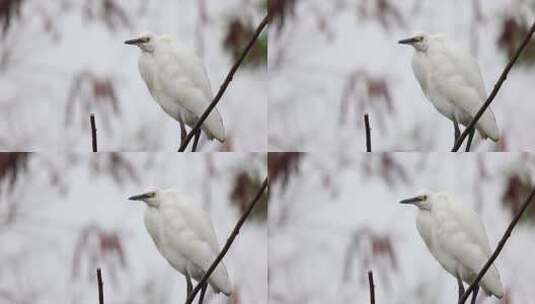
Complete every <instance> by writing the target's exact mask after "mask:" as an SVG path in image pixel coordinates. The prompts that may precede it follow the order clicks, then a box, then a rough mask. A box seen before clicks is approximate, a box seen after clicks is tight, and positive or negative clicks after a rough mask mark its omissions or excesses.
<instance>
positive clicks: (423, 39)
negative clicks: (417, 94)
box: [399, 34, 500, 151]
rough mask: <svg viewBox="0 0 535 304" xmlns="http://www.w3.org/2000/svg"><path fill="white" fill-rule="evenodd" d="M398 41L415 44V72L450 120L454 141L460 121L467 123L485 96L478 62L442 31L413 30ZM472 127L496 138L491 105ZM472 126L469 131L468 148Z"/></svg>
mask: <svg viewBox="0 0 535 304" xmlns="http://www.w3.org/2000/svg"><path fill="white" fill-rule="evenodd" d="M399 43H401V44H408V45H411V46H413V47H414V55H413V57H412V70H413V72H414V75H415V76H416V79H417V80H418V83H419V84H420V88H421V89H422V91H423V92H424V95H425V96H426V98H427V99H428V100H429V101H430V102H431V103H432V104H433V105H434V106H435V108H436V109H437V110H438V111H439V112H440V113H441V114H442V115H444V116H446V117H447V118H448V119H450V120H451V121H452V122H453V127H454V138H455V141H457V139H458V138H459V136H460V129H459V124H462V125H464V126H467V125H468V124H470V122H471V121H472V119H473V118H474V116H475V115H476V113H477V112H478V110H479V109H480V108H481V106H482V105H483V103H484V102H485V100H486V98H487V93H486V91H485V86H484V84H483V79H482V77H481V72H480V70H479V65H478V64H477V62H476V60H475V59H474V58H473V57H472V56H471V55H470V54H469V53H468V52H466V51H464V50H462V49H460V48H458V47H456V46H455V45H454V44H453V43H451V42H450V41H449V40H448V39H447V38H446V36H444V35H442V34H437V35H427V34H416V35H415V36H414V37H412V38H408V39H403V40H400V41H399ZM475 129H477V131H478V133H479V134H480V135H481V138H483V139H486V138H490V139H492V140H493V141H498V140H499V138H500V134H499V130H498V125H497V124H496V119H495V118H494V113H493V112H492V110H491V109H490V107H489V108H487V110H486V111H485V112H483V115H482V116H481V118H480V119H479V120H478V122H477V124H476V125H475ZM475 129H474V130H473V131H472V132H471V133H470V134H469V137H468V142H467V145H466V150H467V151H469V150H470V144H471V142H472V139H473V137H474V133H475Z"/></svg>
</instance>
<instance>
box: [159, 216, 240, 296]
mask: <svg viewBox="0 0 535 304" xmlns="http://www.w3.org/2000/svg"><path fill="white" fill-rule="evenodd" d="M183 219H184V218H183ZM183 219H182V220H183ZM182 220H178V219H177V220H171V221H169V222H168V224H169V228H168V229H169V231H168V235H169V237H168V244H169V246H170V247H171V251H172V252H180V254H181V255H182V256H183V257H185V258H186V259H187V260H188V261H189V262H191V263H193V264H194V265H196V266H197V267H199V268H200V269H202V271H203V272H205V271H207V270H208V268H209V267H210V265H212V263H213V262H214V260H215V259H216V257H217V255H218V253H219V252H215V251H214V250H213V248H212V246H211V245H210V244H209V243H208V242H207V241H205V240H204V239H203V238H202V237H201V236H200V235H199V234H198V233H197V231H196V230H197V229H196V228H194V226H190V223H191V222H193V221H196V220H200V221H202V219H200V218H191V219H190V220H188V221H186V222H184V221H182ZM203 229H206V227H203ZM209 282H210V283H211V285H213V286H214V285H215V287H217V288H218V289H219V290H220V291H223V292H225V293H226V292H227V291H228V290H229V289H230V279H229V276H228V273H227V270H226V268H225V265H224V264H223V262H222V261H221V262H220V263H219V264H218V265H217V267H216V268H215V270H214V272H213V273H212V274H211V275H210V278H209Z"/></svg>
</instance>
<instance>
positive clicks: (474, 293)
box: [470, 285, 479, 304]
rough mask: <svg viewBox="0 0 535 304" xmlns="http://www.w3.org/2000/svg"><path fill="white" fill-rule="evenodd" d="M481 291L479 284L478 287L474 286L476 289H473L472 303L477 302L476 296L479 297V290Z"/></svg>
mask: <svg viewBox="0 0 535 304" xmlns="http://www.w3.org/2000/svg"><path fill="white" fill-rule="evenodd" d="M478 291H479V285H476V288H474V291H472V301H471V302H470V303H471V304H476V298H477V292H478Z"/></svg>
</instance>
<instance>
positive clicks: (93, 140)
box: [89, 113, 98, 152]
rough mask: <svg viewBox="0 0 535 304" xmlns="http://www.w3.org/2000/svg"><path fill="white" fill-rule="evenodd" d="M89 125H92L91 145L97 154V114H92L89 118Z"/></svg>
mask: <svg viewBox="0 0 535 304" xmlns="http://www.w3.org/2000/svg"><path fill="white" fill-rule="evenodd" d="M89 123H90V124H91V143H92V146H93V152H97V151H98V149H97V127H96V123H95V114H93V113H91V115H90V116H89Z"/></svg>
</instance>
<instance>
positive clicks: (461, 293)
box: [457, 275, 464, 299]
mask: <svg viewBox="0 0 535 304" xmlns="http://www.w3.org/2000/svg"><path fill="white" fill-rule="evenodd" d="M457 284H458V285H459V299H461V297H462V296H463V294H464V285H463V281H462V280H461V276H460V275H457Z"/></svg>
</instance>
